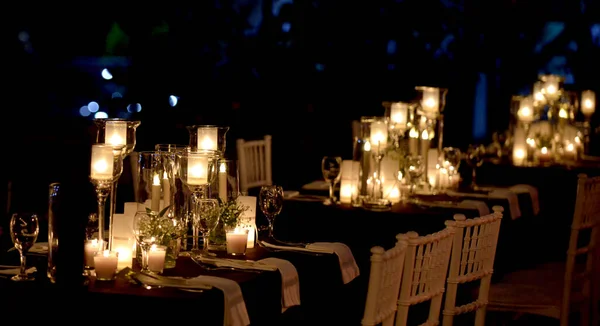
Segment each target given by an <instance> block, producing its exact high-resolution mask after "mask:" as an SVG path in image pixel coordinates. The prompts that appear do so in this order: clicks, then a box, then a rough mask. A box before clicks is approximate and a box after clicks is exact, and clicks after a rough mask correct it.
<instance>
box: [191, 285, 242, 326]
mask: <svg viewBox="0 0 600 326" xmlns="http://www.w3.org/2000/svg"><path fill="white" fill-rule="evenodd" d="M194 280H197V281H199V282H201V283H203V284H207V285H212V286H213V287H215V288H217V289H219V290H221V291H223V297H224V298H225V306H224V307H225V308H224V310H225V317H224V319H223V320H224V322H223V325H225V326H247V325H250V317H249V316H248V311H247V310H246V302H244V296H243V295H242V289H241V288H240V285H239V284H238V283H237V282H236V281H233V280H230V279H227V278H222V277H216V276H207V275H200V276H197V277H195V278H194Z"/></svg>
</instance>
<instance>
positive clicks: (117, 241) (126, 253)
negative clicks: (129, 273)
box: [112, 237, 134, 270]
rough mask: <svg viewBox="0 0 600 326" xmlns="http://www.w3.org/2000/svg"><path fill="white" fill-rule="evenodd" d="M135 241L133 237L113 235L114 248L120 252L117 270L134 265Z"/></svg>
mask: <svg viewBox="0 0 600 326" xmlns="http://www.w3.org/2000/svg"><path fill="white" fill-rule="evenodd" d="M133 247H134V241H133V240H132V239H131V238H121V237H113V240H112V248H113V251H116V252H117V253H118V254H119V258H118V261H117V270H122V269H124V268H126V267H132V260H133Z"/></svg>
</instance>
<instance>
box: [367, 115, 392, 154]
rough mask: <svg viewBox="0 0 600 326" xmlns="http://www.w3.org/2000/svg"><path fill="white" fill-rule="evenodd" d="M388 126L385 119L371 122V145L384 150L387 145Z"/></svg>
mask: <svg viewBox="0 0 600 326" xmlns="http://www.w3.org/2000/svg"><path fill="white" fill-rule="evenodd" d="M387 138H388V128H387V124H386V123H385V121H373V122H371V139H370V140H371V146H372V147H373V148H375V150H376V151H379V150H383V149H385V148H386V146H387Z"/></svg>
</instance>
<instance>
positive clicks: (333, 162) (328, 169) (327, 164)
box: [321, 156, 342, 205]
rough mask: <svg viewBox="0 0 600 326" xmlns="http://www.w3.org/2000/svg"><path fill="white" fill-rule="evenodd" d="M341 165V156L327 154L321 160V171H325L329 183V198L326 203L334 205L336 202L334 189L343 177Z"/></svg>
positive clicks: (324, 176)
mask: <svg viewBox="0 0 600 326" xmlns="http://www.w3.org/2000/svg"><path fill="white" fill-rule="evenodd" d="M341 166H342V158H341V157H339V156H325V157H323V160H322V161H321V172H323V179H325V181H326V182H327V183H329V198H327V199H326V200H325V202H324V204H325V205H333V204H335V202H336V198H335V195H334V193H333V191H334V188H335V185H336V184H337V183H338V182H339V181H340V179H341V177H342V173H341Z"/></svg>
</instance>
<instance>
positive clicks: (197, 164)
mask: <svg viewBox="0 0 600 326" xmlns="http://www.w3.org/2000/svg"><path fill="white" fill-rule="evenodd" d="M187 163H188V166H187V169H188V170H187V173H188V176H187V182H188V184H190V185H194V186H202V185H205V184H207V183H208V157H207V156H205V155H201V154H197V153H190V154H189V156H188V162H187Z"/></svg>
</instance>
